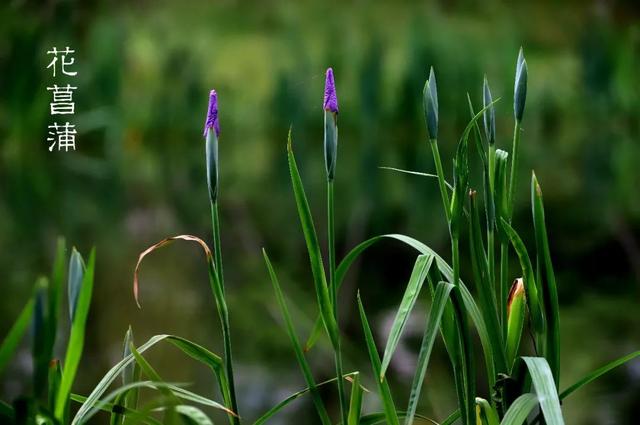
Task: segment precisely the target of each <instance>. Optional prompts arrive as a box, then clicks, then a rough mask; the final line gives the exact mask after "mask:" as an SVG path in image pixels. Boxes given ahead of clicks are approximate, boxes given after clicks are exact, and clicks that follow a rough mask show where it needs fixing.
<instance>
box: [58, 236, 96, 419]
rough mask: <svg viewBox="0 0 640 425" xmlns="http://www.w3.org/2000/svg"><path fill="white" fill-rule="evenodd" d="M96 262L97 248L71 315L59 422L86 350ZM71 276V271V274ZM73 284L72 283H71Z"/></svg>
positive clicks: (60, 391) (59, 400)
mask: <svg viewBox="0 0 640 425" xmlns="http://www.w3.org/2000/svg"><path fill="white" fill-rule="evenodd" d="M95 262H96V251H95V248H94V249H92V250H91V254H89V262H88V263H87V267H86V270H85V271H84V274H83V277H82V282H81V284H80V288H79V289H78V295H77V297H72V298H71V300H73V299H74V298H75V300H76V301H75V308H73V309H72V312H71V315H72V317H73V321H72V323H71V333H70V335H69V343H68V344H67V353H66V356H65V360H64V364H63V373H62V380H61V381H60V389H59V390H58V395H57V396H56V408H55V411H54V414H55V417H56V419H57V420H58V421H62V420H63V419H64V415H65V409H66V406H67V405H68V401H69V394H71V386H72V385H73V381H74V379H75V377H76V372H77V371H78V366H79V365H80V358H81V357H82V351H83V349H84V337H85V329H86V324H87V317H88V316H89V306H90V304H91V294H92V293H93V274H94V268H95ZM69 273H70V274H71V271H70V272H69ZM70 283H71V282H70Z"/></svg>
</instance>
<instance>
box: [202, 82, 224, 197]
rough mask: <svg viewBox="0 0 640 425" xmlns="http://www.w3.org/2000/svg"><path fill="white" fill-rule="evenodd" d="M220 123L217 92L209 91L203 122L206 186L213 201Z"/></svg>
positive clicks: (215, 187)
mask: <svg viewBox="0 0 640 425" xmlns="http://www.w3.org/2000/svg"><path fill="white" fill-rule="evenodd" d="M219 135H220V123H219V122H218V94H217V93H216V91H215V90H211V92H210V93H209V107H208V108H207V119H206V120H205V123H204V137H205V139H206V143H205V158H206V163H207V186H208V188H209V200H210V201H211V202H212V203H215V202H216V201H217V199H218V136H219Z"/></svg>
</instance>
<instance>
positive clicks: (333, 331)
mask: <svg viewBox="0 0 640 425" xmlns="http://www.w3.org/2000/svg"><path fill="white" fill-rule="evenodd" d="M287 156H288V160H289V171H290V173H291V184H292V186H293V193H294V196H295V200H296V207H297V209H298V216H299V218H300V225H301V226H302V231H303V233H304V240H305V243H306V245H307V251H308V253H309V262H310V263H311V272H312V274H313V282H314V285H315V290H316V297H317V299H318V306H319V307H320V314H321V316H322V320H323V322H324V325H325V328H326V330H327V334H328V335H329V338H330V339H331V344H332V345H333V347H334V348H337V347H338V346H339V335H338V325H337V323H336V320H335V316H334V315H333V307H332V306H331V298H330V296H329V288H328V286H327V278H326V276H325V272H324V265H323V264H322V255H321V253H320V245H319V244H318V236H317V235H316V229H315V227H314V225H313V218H312V216H311V211H310V209H309V203H308V201H307V196H306V195H305V192H304V187H303V185H302V179H301V178H300V173H299V172H298V165H297V164H296V159H295V156H294V154H293V148H292V140H291V130H289V140H288V142H287ZM337 282H338V280H336V283H337Z"/></svg>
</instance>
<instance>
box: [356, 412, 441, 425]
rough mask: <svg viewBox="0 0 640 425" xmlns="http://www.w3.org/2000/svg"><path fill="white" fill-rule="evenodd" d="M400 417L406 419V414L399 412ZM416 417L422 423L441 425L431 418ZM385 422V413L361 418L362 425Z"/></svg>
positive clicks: (371, 414)
mask: <svg viewBox="0 0 640 425" xmlns="http://www.w3.org/2000/svg"><path fill="white" fill-rule="evenodd" d="M398 417H400V418H403V417H406V412H402V411H398ZM415 417H416V418H417V419H420V422H426V423H429V424H433V425H440V424H439V423H438V422H436V421H434V420H433V419H431V418H427V417H426V416H422V415H418V414H416V415H415ZM383 423H386V422H385V416H384V412H376V413H369V414H367V415H364V416H363V417H362V418H360V425H375V424H383Z"/></svg>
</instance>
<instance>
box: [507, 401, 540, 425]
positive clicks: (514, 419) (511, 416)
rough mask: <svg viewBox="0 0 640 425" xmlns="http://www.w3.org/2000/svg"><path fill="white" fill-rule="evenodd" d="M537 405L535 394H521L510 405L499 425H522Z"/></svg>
mask: <svg viewBox="0 0 640 425" xmlns="http://www.w3.org/2000/svg"><path fill="white" fill-rule="evenodd" d="M537 405H538V397H536V395H535V394H532V393H525V394H522V395H521V396H520V397H518V398H516V399H515V400H514V402H513V403H511V406H509V409H508V410H507V413H505V415H504V417H503V418H502V422H500V425H522V424H523V423H524V421H525V420H526V419H527V417H529V415H530V414H531V412H532V411H533V409H534V408H535V407H536V406H537Z"/></svg>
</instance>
